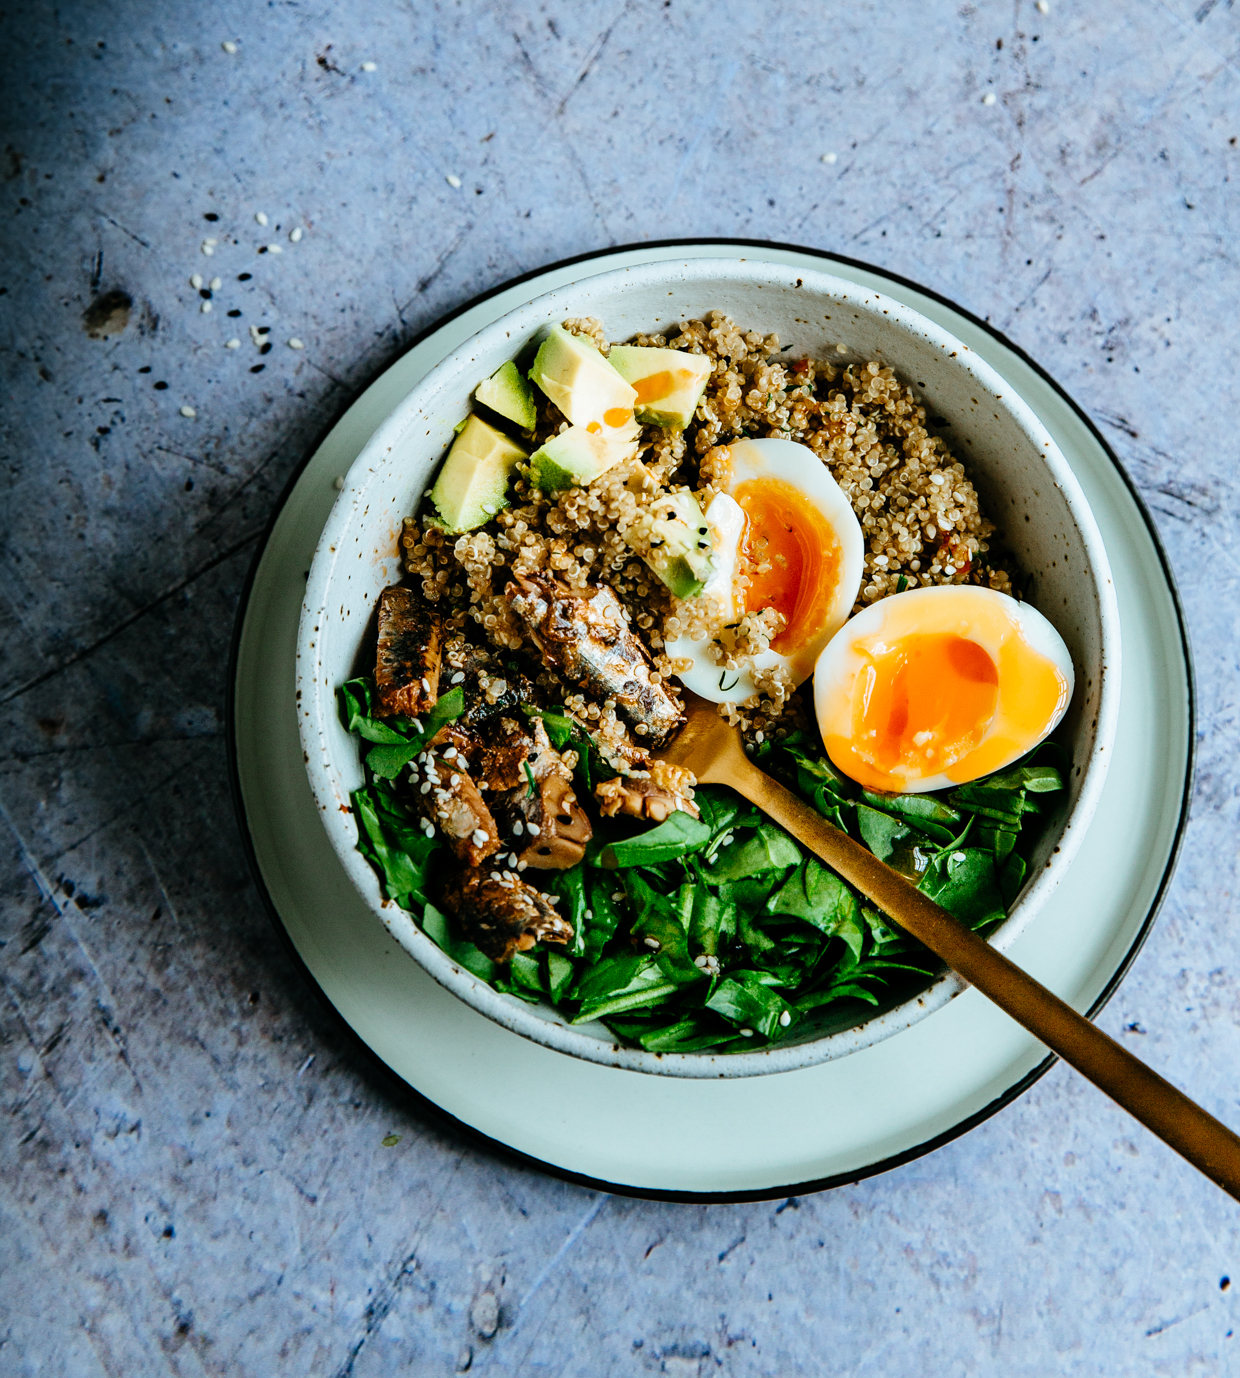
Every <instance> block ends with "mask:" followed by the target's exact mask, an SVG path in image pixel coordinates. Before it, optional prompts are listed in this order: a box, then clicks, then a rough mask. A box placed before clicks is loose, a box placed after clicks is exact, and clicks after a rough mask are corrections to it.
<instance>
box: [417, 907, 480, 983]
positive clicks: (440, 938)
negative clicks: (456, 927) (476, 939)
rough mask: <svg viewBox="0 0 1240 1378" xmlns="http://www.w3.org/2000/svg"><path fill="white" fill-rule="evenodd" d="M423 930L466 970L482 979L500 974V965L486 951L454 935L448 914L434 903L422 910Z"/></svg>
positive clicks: (436, 944) (437, 945)
mask: <svg viewBox="0 0 1240 1378" xmlns="http://www.w3.org/2000/svg"><path fill="white" fill-rule="evenodd" d="M422 930H423V932H424V933H425V934H426V935H427V937H428V938H430V940H431V941H432V942H433V943H434V944H435V946H436V947H439V948H442V949H443V951H444V952H446V953H447V954H448V956H449V957H451V958H452V960H453V961H454V962H455V963H456V964H457V966H461V967H464V968H465V970H466V971H468V972H470V973H471V974H472V975H474V976H476V977H477V978H478V979H479V980H480V981H491V982H494V981H495V980H496V978H497V977H498V975H499V967H498V966H497V965H496V963H495V962H493V961H492V960H491V959H490V958H489V957H488V956H487V955H486V954H485V953H484V952H481V951H480V950H479V949H478V948H476V947H475V946H474V945H473V943H471V942H469V941H467V940H466V939H464V938H457V937H455V936H454V935H453V933H452V929H451V927H450V925H449V923H448V916H447V915H446V914H445V913H443V912H442V911H441V910H439V909H436V908H435V906H434V905H433V904H427V905H426V907H425V909H424V910H423V911H422Z"/></svg>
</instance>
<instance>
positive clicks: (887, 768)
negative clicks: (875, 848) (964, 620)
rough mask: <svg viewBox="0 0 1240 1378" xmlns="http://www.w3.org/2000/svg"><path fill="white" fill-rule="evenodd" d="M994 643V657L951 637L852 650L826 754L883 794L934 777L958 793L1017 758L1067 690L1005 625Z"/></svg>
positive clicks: (936, 634)
mask: <svg viewBox="0 0 1240 1378" xmlns="http://www.w3.org/2000/svg"><path fill="white" fill-rule="evenodd" d="M988 639H990V638H989V637H988ZM995 640H996V641H997V647H996V656H995V657H992V655H991V654H990V653H989V652H988V651H987V650H986V649H985V648H984V647H982V646H980V645H978V643H977V642H976V641H972V640H970V639H969V638H968V637H967V636H962V635H960V634H959V632H955V631H904V632H902V633H901V634H896V635H894V636H886V635H883V636H880V637H877V638H873V639H871V641H870V643H869V644H868V645H859V646H858V647H857V651H858V652H859V654H860V655H861V659H862V665H861V667H860V669H859V672H858V674H857V678H856V681H855V682H854V686H853V690H852V703H851V723H850V724H849V726H850V728H851V732H850V735H849V736H847V737H845V736H841V735H835V734H833V733H828V734H826V735H825V744H826V747H827V754H828V755H829V756H830V757H831V759H832V761H834V762H835V764H836V765H837V766H838V767H839V768H840V769H841V770H842V771H844V773H845V774H847V775H849V776H850V777H851V778H852V779H854V780H856V781H857V782H858V783H859V784H861V785H863V786H864V787H865V788H867V789H874V790H883V791H888V792H892V793H899V792H900V791H901V790H903V789H905V788H906V787H907V786H908V785H909V784H911V783H914V782H916V781H919V780H926V779H929V778H931V777H933V776H937V775H945V776H947V778H948V779H950V780H953V781H955V782H956V783H957V784H964V783H965V782H966V781H969V780H976V779H979V778H980V777H981V776H983V775H989V774H990V773H991V772H992V771H995V770H998V769H1000V767H1002V766H1004V765H1006V764H1007V763H1009V762H1010V761H1013V760H1015V759H1016V758H1017V757H1018V756H1021V755H1023V754H1024V752H1026V751H1027V750H1029V749H1030V748H1031V747H1032V746H1034V745H1035V744H1036V743H1037V742H1039V741H1040V740H1041V739H1042V738H1043V737H1044V736H1045V735H1046V732H1047V731H1048V730H1049V728H1050V725H1051V724H1052V723H1053V722H1054V721H1056V719H1057V717H1058V714H1059V713H1060V711H1061V710H1062V709H1063V708H1064V706H1065V701H1066V698H1067V693H1068V682H1067V680H1066V679H1065V678H1064V675H1063V673H1062V672H1061V671H1060V670H1059V668H1058V667H1057V666H1056V665H1055V664H1054V663H1053V662H1052V661H1050V660H1048V659H1047V658H1046V657H1045V656H1043V655H1041V654H1039V653H1038V652H1037V651H1035V650H1034V649H1033V648H1032V647H1031V646H1030V645H1029V644H1028V642H1027V641H1026V640H1025V639H1024V637H1023V636H1022V635H1021V634H1020V632H1019V630H1018V629H1017V628H1016V627H1015V626H1013V625H1011V624H1010V623H1009V624H1008V625H1007V627H1005V628H1003V629H1002V630H1001V631H1000V634H999V635H998V636H997V637H995ZM844 721H847V719H846V718H845V719H844ZM844 721H841V722H840V727H843V725H844ZM836 730H837V732H838V730H839V729H838V728H837V729H836Z"/></svg>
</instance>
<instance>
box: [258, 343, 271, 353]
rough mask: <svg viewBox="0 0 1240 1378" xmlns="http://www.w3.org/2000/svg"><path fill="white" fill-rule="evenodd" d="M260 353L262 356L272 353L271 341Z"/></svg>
mask: <svg viewBox="0 0 1240 1378" xmlns="http://www.w3.org/2000/svg"><path fill="white" fill-rule="evenodd" d="M258 352H259V353H260V354H270V353H271V341H270V340H268V341H267V343H266V344H265V345H263V346H262V348H261V349H260V350H259V351H258Z"/></svg>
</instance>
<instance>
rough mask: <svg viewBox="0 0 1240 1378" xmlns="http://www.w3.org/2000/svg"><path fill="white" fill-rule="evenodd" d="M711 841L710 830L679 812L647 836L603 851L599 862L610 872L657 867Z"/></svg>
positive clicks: (613, 843) (632, 839)
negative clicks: (632, 867)
mask: <svg viewBox="0 0 1240 1378" xmlns="http://www.w3.org/2000/svg"><path fill="white" fill-rule="evenodd" d="M710 839H711V829H710V826H709V825H708V824H706V823H703V822H701V821H700V820H698V819H696V818H694V817H693V816H692V815H691V814H687V813H682V812H681V811H680V810H677V811H676V812H675V813H673V814H672V815H671V816H670V817H669V818H668V819H667V821H666V822H664V823H660V824H659V826H658V827H657V828H651V829H650V830H649V831H648V832H644V833H638V835H637V836H636V837H630V838H627V839H626V840H625V841H623V842H612V843H610V844H609V845H608V846H606V847H604V848H603V851H602V853H601V854H600V856H599V860H600V861H601V862H602V863H603V865H604V866H606V867H608V868H609V869H611V870H615V869H616V868H617V867H622V866H623V867H627V866H656V865H658V864H659V863H660V862H663V861H672V860H674V859H675V858H676V857H678V856H684V855H685V854H686V853H688V852H696V851H697V850H698V849H699V848H701V847H704V846H705V845H706V844H707V843H708V842H709V841H710Z"/></svg>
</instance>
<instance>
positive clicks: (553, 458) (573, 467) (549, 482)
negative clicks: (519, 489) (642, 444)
mask: <svg viewBox="0 0 1240 1378" xmlns="http://www.w3.org/2000/svg"><path fill="white" fill-rule="evenodd" d="M636 453H637V442H636V440H635V439H625V438H623V437H622V436H618V435H616V434H609V433H608V432H607V430H606V429H605V428H602V427H600V428H599V429H598V430H594V431H592V430H589V429H587V428H586V427H585V426H570V427H569V428H568V430H566V431H561V432H560V434H559V435H553V436H552V437H551V439H550V440H548V441H547V443H546V444H545V445H544V446H543V447H542V449H541V450H535V451H534V453H533V454H532V455H531V456H530V479H531V481H532V482H533V483H535V484H536V485H537V486H538V487H539V488H541V489H542V490H543V492H544V493H558V492H559V491H560V489H562V488H580V487H584V486H585V485H586V484H587V483H593V482H594V480H595V479H596V478H598V476H599V475H600V474H605V473H606V472H607V470H608V469H610V468H611V467H612V465H613V464H619V463H620V461H621V460H622V459H629V458H631V457H632V456H633V455H634V454H636Z"/></svg>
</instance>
